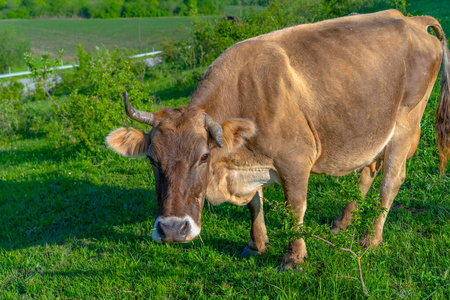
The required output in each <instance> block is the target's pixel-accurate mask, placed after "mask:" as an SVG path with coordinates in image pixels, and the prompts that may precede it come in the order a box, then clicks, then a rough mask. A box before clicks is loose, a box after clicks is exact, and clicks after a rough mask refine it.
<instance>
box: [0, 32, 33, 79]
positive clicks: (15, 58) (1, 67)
mask: <svg viewBox="0 0 450 300" xmlns="http://www.w3.org/2000/svg"><path fill="white" fill-rule="evenodd" d="M25 52H30V42H29V41H28V40H27V39H26V38H25V37H24V36H23V35H22V34H20V33H19V32H17V31H16V29H15V28H14V27H5V28H1V27H0V71H1V72H2V73H5V72H6V71H7V70H8V67H12V66H18V65H21V64H23V63H24V62H25V61H24V58H23V54H24V53H25Z"/></svg>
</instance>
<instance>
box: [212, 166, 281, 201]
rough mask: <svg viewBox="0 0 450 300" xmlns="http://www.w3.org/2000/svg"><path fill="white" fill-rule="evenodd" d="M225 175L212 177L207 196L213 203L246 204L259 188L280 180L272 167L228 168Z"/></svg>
mask: <svg viewBox="0 0 450 300" xmlns="http://www.w3.org/2000/svg"><path fill="white" fill-rule="evenodd" d="M223 175H224V176H216V177H215V178H212V179H211V181H210V183H209V185H208V188H207V191H206V198H207V199H208V200H209V202H211V203H212V204H221V203H224V202H229V203H232V204H236V205H246V204H248V203H249V202H250V201H251V200H252V198H253V196H254V195H255V193H256V192H257V190H258V189H260V188H261V187H265V186H268V185H271V184H272V183H275V182H277V183H279V182H280V180H279V177H278V174H277V173H276V172H275V171H274V170H273V168H270V167H249V168H238V169H227V170H226V171H225V174H223Z"/></svg>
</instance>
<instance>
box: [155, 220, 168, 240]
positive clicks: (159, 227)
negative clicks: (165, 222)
mask: <svg viewBox="0 0 450 300" xmlns="http://www.w3.org/2000/svg"><path fill="white" fill-rule="evenodd" d="M161 225H162V224H161V222H159V223H158V225H157V226H156V230H157V231H158V234H159V236H160V237H161V238H164V237H165V236H166V234H165V233H164V229H163V228H162V227H161Z"/></svg>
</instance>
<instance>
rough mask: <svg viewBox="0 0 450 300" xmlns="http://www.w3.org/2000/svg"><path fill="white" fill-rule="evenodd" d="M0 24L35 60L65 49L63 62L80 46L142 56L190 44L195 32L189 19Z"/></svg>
mask: <svg viewBox="0 0 450 300" xmlns="http://www.w3.org/2000/svg"><path fill="white" fill-rule="evenodd" d="M0 24H1V26H15V27H16V28H17V29H18V30H20V31H21V32H22V33H23V34H24V35H25V36H26V37H27V38H28V39H29V40H30V43H31V48H32V51H33V52H34V54H35V55H36V56H39V55H40V54H42V53H45V52H48V53H52V54H53V55H55V54H56V53H57V52H58V51H59V50H60V49H64V52H65V53H64V57H63V58H64V59H65V60H68V61H74V59H75V54H76V46H77V44H83V45H84V46H85V48H86V49H87V50H93V49H95V47H102V46H105V47H107V48H110V49H111V48H114V47H124V48H127V49H130V50H132V51H133V52H135V53H137V52H139V53H143V52H148V51H152V50H153V49H155V50H160V49H161V43H163V42H164V41H169V40H173V41H179V40H187V39H188V38H189V31H190V29H191V28H192V22H191V20H190V18H189V17H163V18H142V19H88V20H85V19H37V20H2V21H0ZM139 25H140V34H141V41H140V43H139Z"/></svg>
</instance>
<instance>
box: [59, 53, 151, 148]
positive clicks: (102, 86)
mask: <svg viewBox="0 0 450 300" xmlns="http://www.w3.org/2000/svg"><path fill="white" fill-rule="evenodd" d="M78 58H79V61H80V66H79V68H78V69H77V70H75V72H74V74H72V75H71V80H70V79H69V81H68V82H71V84H72V85H73V87H74V91H73V92H72V93H71V95H70V96H69V98H68V100H67V102H66V103H65V104H64V106H63V107H62V108H61V110H62V113H63V115H64V117H62V119H63V120H62V121H64V122H66V123H67V126H68V131H66V132H65V135H64V139H63V141H62V142H69V141H70V143H72V144H74V145H75V146H77V147H78V148H80V149H84V150H87V151H89V152H91V153H94V154H99V153H100V152H101V151H102V150H103V148H104V147H103V146H104V138H105V136H106V135H107V134H108V133H109V131H111V130H112V129H113V128H114V127H117V126H127V125H129V124H130V120H129V119H128V118H127V117H126V116H125V115H124V107H123V99H122V94H123V93H124V92H125V91H128V94H129V96H130V99H132V100H133V102H134V103H136V101H141V102H142V104H139V105H136V106H139V109H141V110H143V109H145V110H147V111H152V110H153V108H152V101H149V99H148V97H146V96H145V94H144V87H143V85H142V84H141V83H140V82H139V80H137V78H136V76H135V74H134V73H133V72H132V70H131V68H130V61H129V59H128V58H126V56H124V54H123V52H121V51H119V50H117V49H116V50H114V51H109V50H106V49H104V48H102V49H96V50H95V51H94V52H92V53H85V52H84V49H83V48H82V47H79V51H78Z"/></svg>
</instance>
